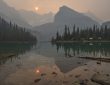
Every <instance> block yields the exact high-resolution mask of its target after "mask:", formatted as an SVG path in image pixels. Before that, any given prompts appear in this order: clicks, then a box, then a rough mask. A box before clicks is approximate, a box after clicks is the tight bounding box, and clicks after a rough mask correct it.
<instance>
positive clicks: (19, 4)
mask: <svg viewBox="0 0 110 85" xmlns="http://www.w3.org/2000/svg"><path fill="white" fill-rule="evenodd" d="M5 1H6V2H7V3H8V4H9V5H11V6H13V7H15V8H16V9H25V10H33V11H36V12H38V13H40V14H44V13H47V12H50V11H52V12H57V11H58V9H59V7H61V6H62V5H67V6H68V7H70V8H72V9H74V10H76V11H79V12H87V11H90V12H92V13H93V14H95V15H96V16H97V17H98V18H100V19H102V20H104V21H105V20H110V0H5ZM35 7H39V10H38V11H37V10H35Z"/></svg>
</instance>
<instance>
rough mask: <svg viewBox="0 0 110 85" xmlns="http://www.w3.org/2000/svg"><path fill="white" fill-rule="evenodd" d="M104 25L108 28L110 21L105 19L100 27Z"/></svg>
mask: <svg viewBox="0 0 110 85" xmlns="http://www.w3.org/2000/svg"><path fill="white" fill-rule="evenodd" d="M105 26H107V27H109V28H110V21H106V22H104V23H102V27H105Z"/></svg>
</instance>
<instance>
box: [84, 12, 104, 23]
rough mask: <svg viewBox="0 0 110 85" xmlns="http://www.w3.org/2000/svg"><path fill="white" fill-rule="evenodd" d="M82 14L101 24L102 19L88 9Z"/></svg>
mask: <svg viewBox="0 0 110 85" xmlns="http://www.w3.org/2000/svg"><path fill="white" fill-rule="evenodd" d="M84 15H86V16H88V17H90V18H91V19H93V20H95V21H97V22H98V23H100V24H102V22H103V20H101V19H99V18H97V17H96V16H95V15H94V14H93V13H91V12H90V11H88V12H87V13H84Z"/></svg>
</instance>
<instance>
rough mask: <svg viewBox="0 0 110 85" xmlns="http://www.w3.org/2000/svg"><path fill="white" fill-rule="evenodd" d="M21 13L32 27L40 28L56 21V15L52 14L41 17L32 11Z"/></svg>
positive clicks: (21, 11) (22, 11)
mask: <svg viewBox="0 0 110 85" xmlns="http://www.w3.org/2000/svg"><path fill="white" fill-rule="evenodd" d="M19 13H20V15H21V16H22V17H23V18H24V19H25V20H26V21H27V22H28V23H29V24H30V25H32V26H39V25H42V24H45V23H50V22H53V20H54V14H53V13H51V12H50V13H47V14H43V15H40V14H37V13H35V12H32V11H26V10H20V11H19Z"/></svg>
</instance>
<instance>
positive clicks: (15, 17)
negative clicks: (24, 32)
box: [0, 0, 31, 28]
mask: <svg viewBox="0 0 110 85" xmlns="http://www.w3.org/2000/svg"><path fill="white" fill-rule="evenodd" d="M0 16H1V17H2V18H4V19H5V20H6V21H8V22H10V21H11V22H13V23H15V24H17V25H19V26H21V27H26V28H30V27H31V26H30V25H29V24H28V23H27V22H26V21H25V20H24V19H23V18H22V17H21V16H20V14H19V12H18V11H17V10H15V9H14V8H13V7H10V6H8V5H7V4H6V3H5V2H4V1H3V0H0Z"/></svg>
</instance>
